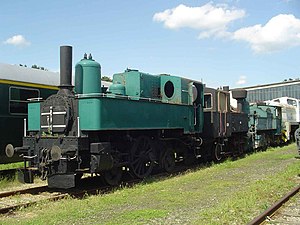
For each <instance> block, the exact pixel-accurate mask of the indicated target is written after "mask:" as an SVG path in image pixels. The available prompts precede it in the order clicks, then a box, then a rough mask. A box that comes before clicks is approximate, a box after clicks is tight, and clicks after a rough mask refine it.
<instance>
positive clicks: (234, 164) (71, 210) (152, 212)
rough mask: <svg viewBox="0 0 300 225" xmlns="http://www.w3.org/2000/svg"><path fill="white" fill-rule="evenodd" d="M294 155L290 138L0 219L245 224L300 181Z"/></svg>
mask: <svg viewBox="0 0 300 225" xmlns="http://www.w3.org/2000/svg"><path fill="white" fill-rule="evenodd" d="M296 155H297V150H296V146H295V145H294V144H293V145H290V146H286V147H283V148H274V149H270V150H268V151H267V152H259V153H257V154H252V155H250V156H248V157H245V158H243V159H240V160H238V161H231V160H227V161H226V162H224V163H222V164H215V165H212V166H211V167H208V168H202V169H198V170H193V171H189V172H185V173H183V174H181V175H178V176H171V177H169V178H164V179H160V180H156V181H155V182H153V178H151V179H149V182H147V181H145V182H143V183H140V184H138V185H136V186H134V187H133V188H123V189H119V190H116V191H114V192H113V193H110V194H105V195H96V196H86V198H84V199H72V198H66V199H64V200H61V201H58V202H47V201H46V202H43V203H39V204H38V205H35V206H31V207H29V208H26V209H21V210H19V211H16V212H15V213H13V214H10V215H4V216H3V215H2V216H0V224H17V223H22V224H245V223H247V222H249V221H250V220H251V219H253V218H254V217H255V216H257V215H258V214H259V213H260V212H262V211H263V210H265V209H266V208H267V207H269V206H270V205H271V204H272V203H274V202H275V201H277V200H278V199H279V198H281V197H282V196H283V195H284V194H286V193H287V192H288V191H289V190H290V189H291V188H292V187H294V186H295V185H296V184H299V177H298V176H297V175H298V174H299V171H300V163H299V160H297V159H295V156H296Z"/></svg>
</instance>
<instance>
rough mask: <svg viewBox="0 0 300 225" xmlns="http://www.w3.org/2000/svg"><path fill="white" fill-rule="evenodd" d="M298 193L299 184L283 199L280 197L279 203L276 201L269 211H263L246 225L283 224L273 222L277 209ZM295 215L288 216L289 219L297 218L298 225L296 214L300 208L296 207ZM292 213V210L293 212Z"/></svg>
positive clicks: (299, 216)
mask: <svg viewBox="0 0 300 225" xmlns="http://www.w3.org/2000/svg"><path fill="white" fill-rule="evenodd" d="M299 191H300V184H299V185H298V186H297V187H295V188H294V189H293V190H291V191H290V192H289V193H288V194H286V195H285V196H284V197H282V198H281V199H280V200H279V201H277V202H276V203H275V204H274V205H272V206H271V207H270V208H269V209H267V210H266V211H264V212H263V213H262V214H260V215H259V216H258V217H256V218H254V219H253V220H252V221H251V222H250V223H248V225H259V224H266V223H268V224H283V223H282V221H281V222H278V223H277V222H276V220H273V217H274V216H275V215H276V214H277V212H278V211H279V209H280V208H281V207H282V206H283V205H284V204H285V203H286V202H288V201H289V199H290V198H292V197H293V196H295V195H296V194H298V193H299ZM297 210H298V211H297V215H296V214H295V215H293V214H290V215H289V216H290V217H298V219H299V220H298V223H296V224H300V215H299V214H298V213H299V212H300V206H299V205H298V209H297ZM293 211H294V210H293ZM286 224H293V223H288V222H287V223H286Z"/></svg>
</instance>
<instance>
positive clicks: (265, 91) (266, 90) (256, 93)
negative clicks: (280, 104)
mask: <svg viewBox="0 0 300 225" xmlns="http://www.w3.org/2000/svg"><path fill="white" fill-rule="evenodd" d="M244 88H245V89H246V90H247V91H248V96H247V100H248V101H249V102H259V101H266V100H271V99H274V98H280V97H291V98H297V99H300V80H299V79H295V80H291V79H289V80H286V81H283V82H279V83H273V84H264V85H257V86H251V87H244Z"/></svg>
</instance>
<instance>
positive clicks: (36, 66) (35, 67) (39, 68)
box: [31, 64, 48, 71]
mask: <svg viewBox="0 0 300 225" xmlns="http://www.w3.org/2000/svg"><path fill="white" fill-rule="evenodd" d="M31 68H32V69H38V70H45V71H48V69H46V68H45V67H43V66H38V65H36V64H33V65H32V66H31Z"/></svg>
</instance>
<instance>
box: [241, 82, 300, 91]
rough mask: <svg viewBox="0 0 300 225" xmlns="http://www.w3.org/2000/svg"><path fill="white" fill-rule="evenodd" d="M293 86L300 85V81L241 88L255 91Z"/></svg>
mask: <svg viewBox="0 0 300 225" xmlns="http://www.w3.org/2000/svg"><path fill="white" fill-rule="evenodd" d="M294 84H300V80H287V81H283V82H278V83H273V84H261V85H256V86H249V87H243V88H244V89H247V90H255V89H264V88H272V87H280V86H288V85H294Z"/></svg>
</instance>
